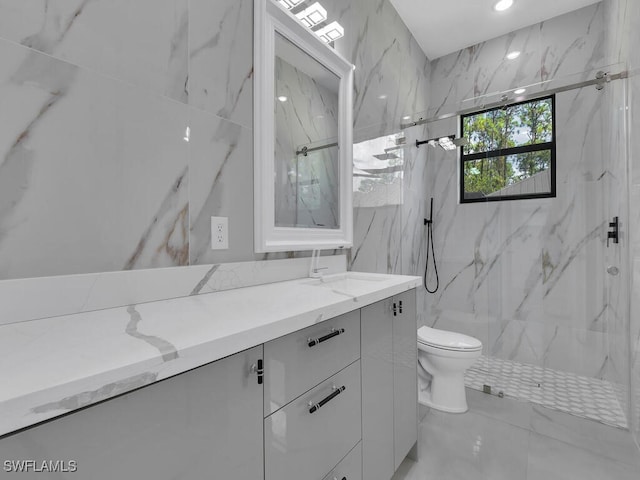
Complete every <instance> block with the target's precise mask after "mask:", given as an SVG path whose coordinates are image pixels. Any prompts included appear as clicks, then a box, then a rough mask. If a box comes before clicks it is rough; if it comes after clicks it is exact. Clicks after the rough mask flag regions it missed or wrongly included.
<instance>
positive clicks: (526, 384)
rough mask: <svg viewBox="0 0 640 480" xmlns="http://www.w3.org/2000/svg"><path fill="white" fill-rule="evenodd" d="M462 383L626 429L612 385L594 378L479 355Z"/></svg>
mask: <svg viewBox="0 0 640 480" xmlns="http://www.w3.org/2000/svg"><path fill="white" fill-rule="evenodd" d="M465 384H466V386H467V387H469V388H473V389H475V390H482V387H483V385H491V387H492V389H493V392H494V393H497V392H498V391H503V392H504V394H505V395H506V396H508V397H514V398H516V399H520V400H526V401H529V402H532V403H535V404H538V405H543V406H545V407H548V408H551V409H554V410H559V411H561V412H566V413H570V414H572V415H577V416H579V417H584V418H588V419H590V420H595V421H597V422H601V423H605V424H607V425H613V426H615V427H619V428H627V419H626V416H625V414H624V412H623V411H622V408H620V404H619V402H618V399H617V396H616V392H615V390H614V387H613V385H611V383H609V382H607V381H604V380H599V379H597V378H590V377H583V376H580V375H576V374H574V373H568V372H562V371H558V370H552V369H550V368H542V367H538V366H535V365H528V364H524V363H518V362H514V361H511V360H501V359H499V358H494V357H492V358H490V359H489V358H487V357H485V356H484V355H483V356H481V357H480V358H479V359H478V360H477V361H476V363H475V364H474V365H473V366H472V367H471V368H470V369H468V370H467V371H466V373H465ZM638 478H639V479H640V475H639V477H638Z"/></svg>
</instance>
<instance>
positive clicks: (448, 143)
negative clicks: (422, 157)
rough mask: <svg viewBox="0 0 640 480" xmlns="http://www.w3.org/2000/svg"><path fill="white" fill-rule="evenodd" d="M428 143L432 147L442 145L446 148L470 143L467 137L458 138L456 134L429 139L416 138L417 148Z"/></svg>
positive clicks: (451, 148)
mask: <svg viewBox="0 0 640 480" xmlns="http://www.w3.org/2000/svg"><path fill="white" fill-rule="evenodd" d="M425 143H426V144H428V145H430V146H431V147H435V146H440V147H441V148H442V149H444V150H447V151H448V150H455V149H456V148H458V147H462V146H464V145H467V144H468V143H469V140H467V139H466V138H456V136H455V135H446V136H444V137H438V138H430V139H429V140H422V141H420V140H416V148H420V145H424V144H425Z"/></svg>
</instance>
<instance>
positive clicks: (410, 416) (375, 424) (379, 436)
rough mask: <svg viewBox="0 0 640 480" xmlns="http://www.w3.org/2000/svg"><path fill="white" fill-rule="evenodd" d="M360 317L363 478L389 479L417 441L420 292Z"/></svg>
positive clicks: (385, 302) (404, 295)
mask: <svg viewBox="0 0 640 480" xmlns="http://www.w3.org/2000/svg"><path fill="white" fill-rule="evenodd" d="M361 315H362V317H361V318H362V321H361V342H362V343H361V356H362V358H361V362H362V466H363V471H362V477H363V478H364V479H366V480H389V479H390V478H391V477H392V476H393V474H394V472H395V471H396V469H397V468H398V466H399V465H400V463H401V462H402V460H403V459H404V458H405V457H406V456H407V454H408V453H409V451H410V450H411V448H412V447H413V445H415V443H416V441H417V437H418V412H417V408H418V407H417V405H418V403H417V398H418V392H417V382H416V366H417V363H416V362H417V325H416V292H415V290H410V291H408V292H405V293H402V294H400V295H396V296H394V297H391V298H387V299H385V300H382V301H380V302H377V303H374V304H372V305H369V306H366V307H364V308H363V309H362V314H361ZM390 432H393V435H391V434H390Z"/></svg>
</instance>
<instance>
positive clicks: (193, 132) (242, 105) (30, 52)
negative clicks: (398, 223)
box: [0, 0, 428, 279]
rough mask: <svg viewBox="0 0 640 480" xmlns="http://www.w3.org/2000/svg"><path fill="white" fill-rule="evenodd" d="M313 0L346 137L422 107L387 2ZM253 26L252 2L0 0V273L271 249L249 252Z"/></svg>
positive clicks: (228, 257)
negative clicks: (338, 33) (338, 64)
mask: <svg viewBox="0 0 640 480" xmlns="http://www.w3.org/2000/svg"><path fill="white" fill-rule="evenodd" d="M326 7H327V9H328V10H329V12H330V13H331V15H333V16H334V18H335V19H338V20H339V21H340V22H341V23H342V25H343V26H344V27H345V30H346V36H345V38H343V39H341V40H339V41H338V42H336V43H337V45H336V48H337V49H338V50H339V51H341V52H342V53H343V54H344V55H345V56H346V57H347V58H348V59H349V60H351V61H352V62H353V63H354V64H355V65H356V74H355V85H356V86H355V115H354V122H355V126H356V128H357V129H358V132H360V133H359V134H357V135H360V136H367V137H368V138H372V137H373V136H375V135H374V133H378V132H387V131H391V130H394V129H397V126H398V125H399V123H400V117H401V116H402V115H404V114H405V113H411V112H415V111H420V110H424V109H425V108H426V106H427V104H426V96H427V90H428V88H427V70H428V61H427V59H426V58H425V56H424V54H423V53H422V51H421V50H420V48H419V47H418V45H417V43H416V42H415V40H414V39H413V37H412V36H411V34H410V33H409V31H408V29H407V28H406V27H405V25H404V23H403V22H402V20H401V19H400V17H399V16H398V15H397V13H396V12H395V10H394V9H393V7H392V6H391V4H390V3H389V2H388V1H387V0H382V1H380V2H370V1H367V0H352V1H349V2H343V1H338V0H329V1H328V2H327V4H326ZM151 9H152V10H153V12H154V15H148V12H149V10H151ZM252 21H253V2H252V0H239V1H237V0H220V1H216V2H210V1H206V0H178V1H174V0H137V1H136V2H134V3H133V4H132V3H131V2H125V1H124V0H115V1H113V0H72V1H62V0H46V1H45V0H36V1H34V2H19V3H16V2H12V1H10V0H0V58H2V63H3V67H4V68H3V69H2V72H0V98H1V99H2V102H3V108H2V111H1V112H0V116H2V118H1V120H2V124H3V125H4V126H5V128H4V129H3V131H2V132H0V152H2V157H0V159H1V160H2V161H1V162H0V182H3V183H4V182H6V185H0V186H1V187H2V188H1V189H0V191H1V192H2V193H1V194H0V232H1V233H0V279H12V278H30V277H39V276H48V275H60V274H76V273H87V272H106V271H119V270H126V269H144V268H155V267H172V266H185V265H202V264H205V265H206V264H214V263H221V262H222V263H224V262H237V261H251V260H260V259H263V258H274V257H275V258H281V257H282V256H283V255H281V254H278V255H269V256H264V255H256V254H254V253H253V188H252V181H251V178H252V175H253V161H252V160H253V159H252V121H253V111H252V95H253V91H252V90H253V89H252V87H253V80H252V73H253V69H252V54H253V46H252V41H253V40H252V35H250V34H248V32H251V31H252V28H253V27H252ZM187 128H188V130H187ZM187 140H188V141H187ZM212 215H216V216H228V217H229V229H230V245H231V248H230V249H229V250H226V251H212V250H211V249H210V248H209V242H210V220H209V217H210V216H212ZM364 216H366V215H360V216H359V218H360V220H361V222H362V221H363V220H364ZM378 217H380V215H379V216H378ZM365 223H366V222H365ZM398 236H399V235H398ZM364 237H365V236H362V238H364ZM367 237H368V238H369V239H370V240H369V241H371V242H375V243H376V244H377V243H378V241H379V240H378V239H379V236H376V235H371V236H367ZM372 244H373V243H372ZM356 248H357V247H356ZM365 249H366V248H365ZM24 252H28V254H26V255H25V254H24ZM394 256H396V257H397V258H398V259H399V258H400V256H399V250H398V252H396V253H394ZM352 263H353V262H352ZM392 263H393V262H391V264H392ZM396 263H397V262H396ZM398 265H399V264H398ZM359 266H361V267H363V268H364V269H367V267H366V266H364V264H362V263H359V264H355V265H354V267H355V268H357V267H359ZM380 268H381V269H383V270H384V271H388V267H387V266H385V267H380ZM373 269H376V270H378V267H377V266H376V267H373ZM395 271H399V267H398V268H397V269H396V270H395Z"/></svg>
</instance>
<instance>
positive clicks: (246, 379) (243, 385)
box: [0, 346, 263, 480]
mask: <svg viewBox="0 0 640 480" xmlns="http://www.w3.org/2000/svg"><path fill="white" fill-rule="evenodd" d="M260 358H262V346H258V347H255V348H252V349H249V350H246V351H243V352H240V353H237V354H235V355H232V356H230V357H227V358H224V359H221V360H218V361H216V362H214V363H210V364H208V365H204V366H202V367H199V368H196V369H195V370H191V371H189V372H187V373H184V374H181V375H178V376H175V377H172V378H169V379H167V380H164V381H161V382H158V383H155V384H152V385H150V386H148V387H145V388H141V389H139V390H136V391H132V392H129V393H127V394H124V395H122V396H120V397H116V398H113V399H110V400H108V401H106V402H103V403H100V404H96V405H93V406H91V407H89V408H86V409H84V410H80V411H76V412H74V413H72V414H71V415H67V416H65V417H62V418H58V419H56V420H53V421H50V422H47V423H44V424H42V425H39V426H36V427H33V428H29V429H27V430H24V431H22V432H19V433H16V434H13V435H10V436H8V437H6V438H4V439H1V440H0V457H1V459H2V462H5V461H7V460H35V461H37V462H42V461H43V460H49V461H57V460H61V461H65V462H69V461H75V462H77V471H76V472H70V473H60V472H58V473H34V472H32V473H8V472H6V471H5V470H4V469H2V467H3V466H4V465H0V479H3V480H4V479H5V478H7V479H10V478H14V477H15V478H20V480H27V479H32V478H33V479H38V480H44V479H56V480H60V479H91V480H101V479H104V480H113V479H115V478H119V479H136V480H145V479H153V480H158V479H172V480H175V479H180V480H188V479H193V480H203V479H226V478H228V479H234V480H256V479H260V478H262V477H263V440H262V435H263V433H262V432H263V413H262V388H263V386H262V385H261V384H260V385H259V384H258V382H257V378H256V374H255V373H251V372H250V370H251V365H252V364H253V363H254V362H256V361H257V360H258V359H260Z"/></svg>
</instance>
